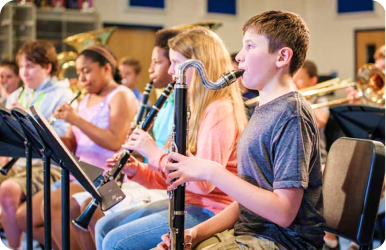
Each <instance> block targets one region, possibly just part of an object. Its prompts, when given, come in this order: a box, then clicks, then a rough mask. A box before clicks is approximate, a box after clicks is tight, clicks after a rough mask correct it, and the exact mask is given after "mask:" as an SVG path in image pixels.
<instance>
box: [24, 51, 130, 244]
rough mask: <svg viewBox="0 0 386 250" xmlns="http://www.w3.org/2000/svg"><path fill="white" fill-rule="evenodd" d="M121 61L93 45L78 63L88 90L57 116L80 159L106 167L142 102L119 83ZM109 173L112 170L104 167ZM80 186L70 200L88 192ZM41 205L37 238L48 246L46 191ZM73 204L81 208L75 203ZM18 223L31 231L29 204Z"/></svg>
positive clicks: (56, 228)
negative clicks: (26, 214) (45, 212)
mask: <svg viewBox="0 0 386 250" xmlns="http://www.w3.org/2000/svg"><path fill="white" fill-rule="evenodd" d="M116 69H117V62H116V59H115V56H114V55H113V54H112V52H111V51H110V50H108V49H107V48H106V47H104V46H100V45H92V46H89V47H87V48H85V49H84V50H83V51H82V52H81V53H80V54H79V55H78V57H77V59H76V70H77V74H78V81H79V83H80V84H81V85H82V87H83V88H84V89H86V91H87V92H88V94H87V95H86V96H85V98H84V99H83V100H82V101H81V102H80V104H79V106H78V109H77V110H74V109H73V108H72V107H71V106H70V105H69V104H67V103H65V104H63V105H61V106H60V107H59V108H58V109H57V110H56V111H55V113H54V116H55V117H56V118H58V119H63V120H65V121H66V122H68V123H69V124H71V127H70V128H69V129H68V130H67V132H66V134H65V135H63V136H62V137H61V138H62V140H63V142H64V143H65V144H66V146H67V147H68V148H69V149H70V150H71V151H73V152H75V156H77V157H79V160H80V161H83V162H86V163H88V164H91V165H94V166H97V167H100V168H105V162H106V160H107V159H108V158H111V157H112V156H113V155H114V154H115V153H116V152H117V151H118V150H119V149H120V148H121V145H122V144H123V143H124V141H125V138H126V134H127V133H128V131H129V128H130V121H132V120H133V119H134V116H135V114H136V112H137V105H133V103H134V104H136V102H137V100H136V98H135V96H134V94H133V92H132V91H131V90H129V89H128V88H126V87H124V86H122V85H119V84H118V83H117V82H116V79H117V78H116V77H119V75H118V73H117V72H116ZM105 170H107V169H106V168H105ZM83 191H84V189H83V187H82V186H81V185H80V184H79V183H78V182H72V183H71V184H70V196H71V195H73V194H75V193H78V192H83ZM60 193H61V189H60V188H59V189H57V190H55V191H53V192H52V194H51V209H52V211H57V212H55V213H52V218H51V221H52V239H53V246H54V248H55V249H61V246H62V238H61V231H62V226H61V219H62V218H61V213H60V211H61V195H60ZM37 196H39V197H40V198H41V202H40V203H39V204H38V205H37V206H35V209H34V211H39V212H40V213H38V212H37V213H34V218H33V224H34V230H33V231H34V238H36V239H37V240H38V241H39V242H41V243H44V204H43V198H42V197H43V192H40V193H38V194H37ZM70 203H71V204H70V206H75V205H77V206H78V209H79V205H78V203H77V202H76V200H74V199H71V202H70ZM17 222H18V224H19V225H20V226H21V227H22V228H26V224H25V223H26V220H25V206H24V207H21V208H20V209H19V211H18V217H17ZM70 233H71V238H72V239H73V240H71V242H70V248H71V249H78V248H79V246H78V244H77V242H76V240H75V235H74V232H73V231H72V230H71V231H70Z"/></svg>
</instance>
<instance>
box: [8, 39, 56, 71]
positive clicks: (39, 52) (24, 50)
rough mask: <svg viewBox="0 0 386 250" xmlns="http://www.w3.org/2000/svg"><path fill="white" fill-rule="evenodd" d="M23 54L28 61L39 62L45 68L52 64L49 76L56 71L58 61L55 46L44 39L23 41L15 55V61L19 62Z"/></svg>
mask: <svg viewBox="0 0 386 250" xmlns="http://www.w3.org/2000/svg"><path fill="white" fill-rule="evenodd" d="M22 56H25V57H26V59H27V60H28V61H31V62H33V63H36V64H39V65H40V66H42V67H43V68H46V67H47V66H48V65H49V64H51V65H52V69H51V72H50V75H51V76H55V75H56V74H57V73H58V69H59V62H58V56H57V54H56V50H55V47H54V46H53V45H52V44H51V43H49V42H46V41H32V42H26V43H24V44H23V45H22V46H21V48H20V49H19V51H18V52H17V55H16V62H17V63H18V64H19V63H20V60H21V57H22Z"/></svg>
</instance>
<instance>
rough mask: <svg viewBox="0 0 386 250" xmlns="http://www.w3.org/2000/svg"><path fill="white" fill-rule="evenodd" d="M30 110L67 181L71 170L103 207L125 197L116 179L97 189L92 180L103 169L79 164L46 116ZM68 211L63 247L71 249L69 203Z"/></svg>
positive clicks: (35, 123)
mask: <svg viewBox="0 0 386 250" xmlns="http://www.w3.org/2000/svg"><path fill="white" fill-rule="evenodd" d="M30 110H31V112H32V114H33V115H34V118H32V119H30V121H31V123H32V124H33V125H34V126H35V127H36V129H37V130H38V132H39V134H40V136H41V137H42V139H43V140H44V141H45V142H46V143H47V144H48V145H49V146H50V147H51V148H52V149H55V150H54V151H53V152H52V153H53V154H55V155H56V156H57V157H58V158H59V159H61V164H60V166H61V167H62V169H63V170H64V171H66V177H65V180H66V181H68V174H69V172H71V174H72V175H73V176H74V177H75V178H76V179H77V180H78V181H79V183H80V184H81V185H82V186H83V188H84V189H85V190H87V191H88V192H89V193H90V194H91V195H92V196H93V198H95V199H96V200H97V201H98V202H100V204H101V205H102V207H104V208H107V209H108V208H110V207H112V206H114V205H115V204H116V203H118V202H119V201H121V200H122V199H123V198H124V197H125V195H124V193H123V192H122V190H121V189H120V188H119V186H118V185H117V184H116V183H115V181H110V182H109V185H103V186H100V187H99V188H98V189H97V188H96V187H95V185H94V183H93V181H92V180H94V179H97V178H95V176H98V177H99V176H101V175H102V172H103V170H102V169H100V168H96V167H93V168H94V169H90V165H88V169H85V168H84V166H87V165H86V164H79V162H78V161H77V160H76V159H75V157H74V156H73V154H72V153H71V152H70V151H69V150H68V149H67V147H66V146H65V145H64V144H63V142H62V140H61V139H60V138H59V136H58V135H57V134H56V132H55V131H54V130H53V128H52V127H51V126H50V125H49V123H48V121H47V120H46V119H45V117H44V116H43V115H42V114H41V113H40V112H39V111H38V110H36V109H35V107H34V106H32V107H31V108H30ZM82 165H83V166H82ZM89 170H92V171H91V172H90V171H89ZM90 176H94V177H92V178H90ZM62 187H63V182H62ZM62 195H63V194H62ZM67 197H68V195H67ZM67 197H66V198H67ZM63 198H64V197H63ZM63 201H64V200H63ZM63 203H64V202H62V204H63ZM66 211H67V214H66V215H64V214H62V216H63V217H62V218H63V219H62V223H63V225H62V227H63V235H62V237H63V238H62V239H63V240H62V242H63V249H69V246H68V242H69V231H68V230H69V223H70V221H69V214H68V211H69V204H68V207H63V206H62V213H64V212H66ZM65 231H66V232H65ZM67 233H68V235H67ZM65 234H66V235H65ZM65 239H66V240H65Z"/></svg>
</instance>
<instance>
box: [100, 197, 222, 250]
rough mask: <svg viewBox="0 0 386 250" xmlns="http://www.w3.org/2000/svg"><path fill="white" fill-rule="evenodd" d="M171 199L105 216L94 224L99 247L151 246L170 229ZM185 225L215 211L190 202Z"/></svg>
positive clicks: (129, 249)
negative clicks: (169, 209) (169, 207)
mask: <svg viewBox="0 0 386 250" xmlns="http://www.w3.org/2000/svg"><path fill="white" fill-rule="evenodd" d="M168 205H169V200H163V201H157V202H153V203H151V204H146V205H142V206H139V207H135V208H132V209H129V210H126V211H122V212H120V213H117V214H112V215H109V216H105V217H103V218H102V219H100V220H99V221H98V222H97V224H96V226H95V241H96V246H97V249H98V250H102V249H104V250H107V249H115V250H118V249H125V250H141V249H144V250H148V249H151V248H154V247H156V246H157V244H158V243H160V242H161V236H162V235H163V234H165V233H167V232H169V225H168V220H169V211H168ZM185 210H186V215H185V228H190V227H193V226H195V225H197V224H199V223H201V222H203V221H205V220H207V219H209V218H211V217H213V216H214V214H213V213H212V212H211V211H209V210H208V209H205V208H202V207H199V206H195V205H189V204H187V205H186V206H185Z"/></svg>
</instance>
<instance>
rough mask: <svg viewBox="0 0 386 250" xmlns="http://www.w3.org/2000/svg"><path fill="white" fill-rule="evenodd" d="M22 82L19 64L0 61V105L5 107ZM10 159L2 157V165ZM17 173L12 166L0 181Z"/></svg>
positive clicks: (0, 158) (0, 177) (1, 176)
mask: <svg viewBox="0 0 386 250" xmlns="http://www.w3.org/2000/svg"><path fill="white" fill-rule="evenodd" d="M22 84H23V83H22V81H21V80H20V76H19V67H18V66H17V64H16V63H15V62H12V61H3V62H0V107H5V103H6V101H7V98H8V97H9V95H10V94H12V92H13V91H15V90H17V89H18V88H19V87H21V86H22ZM8 161H9V158H8V157H0V166H4V165H5V164H7V163H8ZM15 173H16V172H15V169H14V168H12V169H11V170H10V171H9V172H8V174H7V176H3V175H0V183H1V182H3V181H4V180H5V179H6V178H8V177H10V176H12V175H14V174H15Z"/></svg>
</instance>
